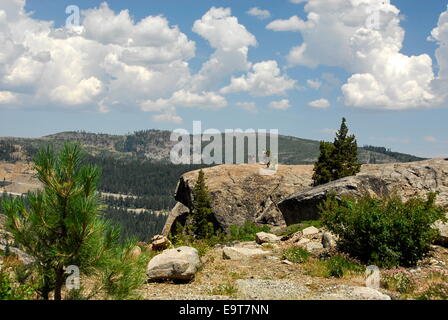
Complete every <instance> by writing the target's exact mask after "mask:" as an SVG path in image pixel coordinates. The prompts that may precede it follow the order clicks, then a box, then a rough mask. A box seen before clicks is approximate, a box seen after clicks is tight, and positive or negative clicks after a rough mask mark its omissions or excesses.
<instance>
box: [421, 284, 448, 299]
mask: <svg viewBox="0 0 448 320" xmlns="http://www.w3.org/2000/svg"><path fill="white" fill-rule="evenodd" d="M416 299H417V300H448V283H433V284H431V285H430V286H429V287H428V288H427V289H425V290H424V291H423V292H422V293H420V294H418V295H417V296H416Z"/></svg>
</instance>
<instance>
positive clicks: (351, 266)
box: [326, 254, 365, 278]
mask: <svg viewBox="0 0 448 320" xmlns="http://www.w3.org/2000/svg"><path fill="white" fill-rule="evenodd" d="M326 267H327V274H328V276H329V277H335V278H342V277H343V276H344V275H346V274H349V273H351V272H354V273H361V272H363V271H364V270H365V267H364V266H362V265H361V264H360V263H358V262H357V261H355V260H353V259H351V258H349V257H347V256H345V255H342V254H338V255H335V256H333V257H331V258H330V259H328V260H327V261H326Z"/></svg>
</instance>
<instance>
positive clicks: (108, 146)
mask: <svg viewBox="0 0 448 320" xmlns="http://www.w3.org/2000/svg"><path fill="white" fill-rule="evenodd" d="M170 135H171V132H170V131H160V130H145V131H137V132H135V133H132V134H128V135H110V134H96V133H87V132H62V133H58V134H54V135H50V136H46V137H42V138H37V139H25V138H0V160H6V161H14V160H30V159H31V158H32V156H33V155H34V154H35V152H36V150H37V149H39V148H41V147H44V146H46V145H48V144H52V145H54V146H56V147H58V146H62V144H63V143H64V142H66V141H78V142H80V143H81V145H82V146H83V147H84V148H85V150H87V152H89V154H91V155H92V156H94V157H96V158H113V159H117V160H125V161H133V160H140V161H141V160H150V161H152V162H154V161H155V162H168V161H169V156H170V151H171V149H172V147H173V146H174V145H175V144H176V142H172V141H170ZM205 144H206V143H204V145H205ZM318 155H319V141H314V140H307V139H300V138H296V137H288V136H279V161H280V163H282V164H312V163H314V162H315V161H316V160H317V157H318ZM359 160H360V161H361V162H362V163H378V164H380V163H391V162H411V161H419V160H424V159H423V158H419V157H415V156H412V155H409V154H403V153H398V152H392V151H391V150H389V149H386V148H384V147H374V146H366V147H363V148H359Z"/></svg>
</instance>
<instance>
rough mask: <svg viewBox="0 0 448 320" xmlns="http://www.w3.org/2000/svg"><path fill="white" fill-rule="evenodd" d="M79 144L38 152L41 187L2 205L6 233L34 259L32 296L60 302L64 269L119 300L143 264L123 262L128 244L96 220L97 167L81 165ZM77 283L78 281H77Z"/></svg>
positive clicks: (138, 276)
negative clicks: (35, 287)
mask: <svg viewBox="0 0 448 320" xmlns="http://www.w3.org/2000/svg"><path fill="white" fill-rule="evenodd" d="M81 161H82V156H81V149H80V147H79V145H72V144H66V145H65V146H64V147H63V149H62V151H61V152H60V153H59V154H55V152H54V151H53V150H52V149H51V148H50V147H48V148H46V149H45V150H42V151H40V152H39V154H38V156H37V159H36V161H35V170H36V172H37V177H38V179H39V181H40V182H41V183H42V185H43V187H44V189H43V190H42V191H38V192H35V193H30V194H29V195H28V198H27V199H26V200H25V199H22V198H17V199H9V200H5V201H4V202H3V203H2V206H3V211H4V213H5V215H6V217H7V225H6V226H7V229H8V231H10V232H11V233H12V234H13V236H14V240H15V242H16V243H18V244H19V246H20V247H21V248H22V249H23V250H24V251H25V252H26V253H28V254H29V255H31V256H32V257H34V259H35V263H34V264H33V265H32V267H34V269H35V271H36V274H37V275H38V276H39V285H38V293H39V295H40V296H41V297H42V298H43V299H45V300H48V299H49V298H50V293H51V292H54V299H55V300H61V299H62V289H63V286H64V285H65V281H66V277H67V274H65V270H66V268H67V267H68V266H71V265H74V266H77V267H78V268H79V270H80V272H81V274H82V275H83V276H93V277H94V278H95V279H98V278H100V279H102V280H103V281H101V284H99V285H98V288H102V289H103V290H104V291H105V292H106V293H107V294H110V295H112V296H113V297H114V298H125V297H126V296H127V294H129V293H130V292H131V291H132V290H133V289H136V288H137V287H138V286H139V285H140V284H143V280H144V266H143V265H142V263H144V261H143V260H142V259H141V258H143V257H141V258H138V259H137V260H136V259H129V258H128V257H127V253H128V252H129V251H130V250H131V248H133V244H132V243H131V242H129V243H127V244H126V245H121V244H120V243H119V241H118V240H119V236H120V233H119V231H118V230H117V229H116V228H114V227H112V226H111V225H110V224H108V223H107V222H105V221H104V220H102V219H100V215H101V210H102V209H103V205H102V204H101V201H100V198H99V195H98V192H97V190H96V185H97V181H98V178H99V169H98V168H97V167H94V166H89V165H88V166H81ZM81 285H82V283H81Z"/></svg>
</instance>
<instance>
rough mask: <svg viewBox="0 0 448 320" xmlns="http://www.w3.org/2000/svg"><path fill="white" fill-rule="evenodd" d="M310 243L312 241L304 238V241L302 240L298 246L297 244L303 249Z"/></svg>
mask: <svg viewBox="0 0 448 320" xmlns="http://www.w3.org/2000/svg"><path fill="white" fill-rule="evenodd" d="M310 241H311V240H310V239H307V238H302V239H300V240H299V241H298V242H297V243H296V244H297V246H299V247H303V246H305V245H306V244H308V243H309V242H310Z"/></svg>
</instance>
